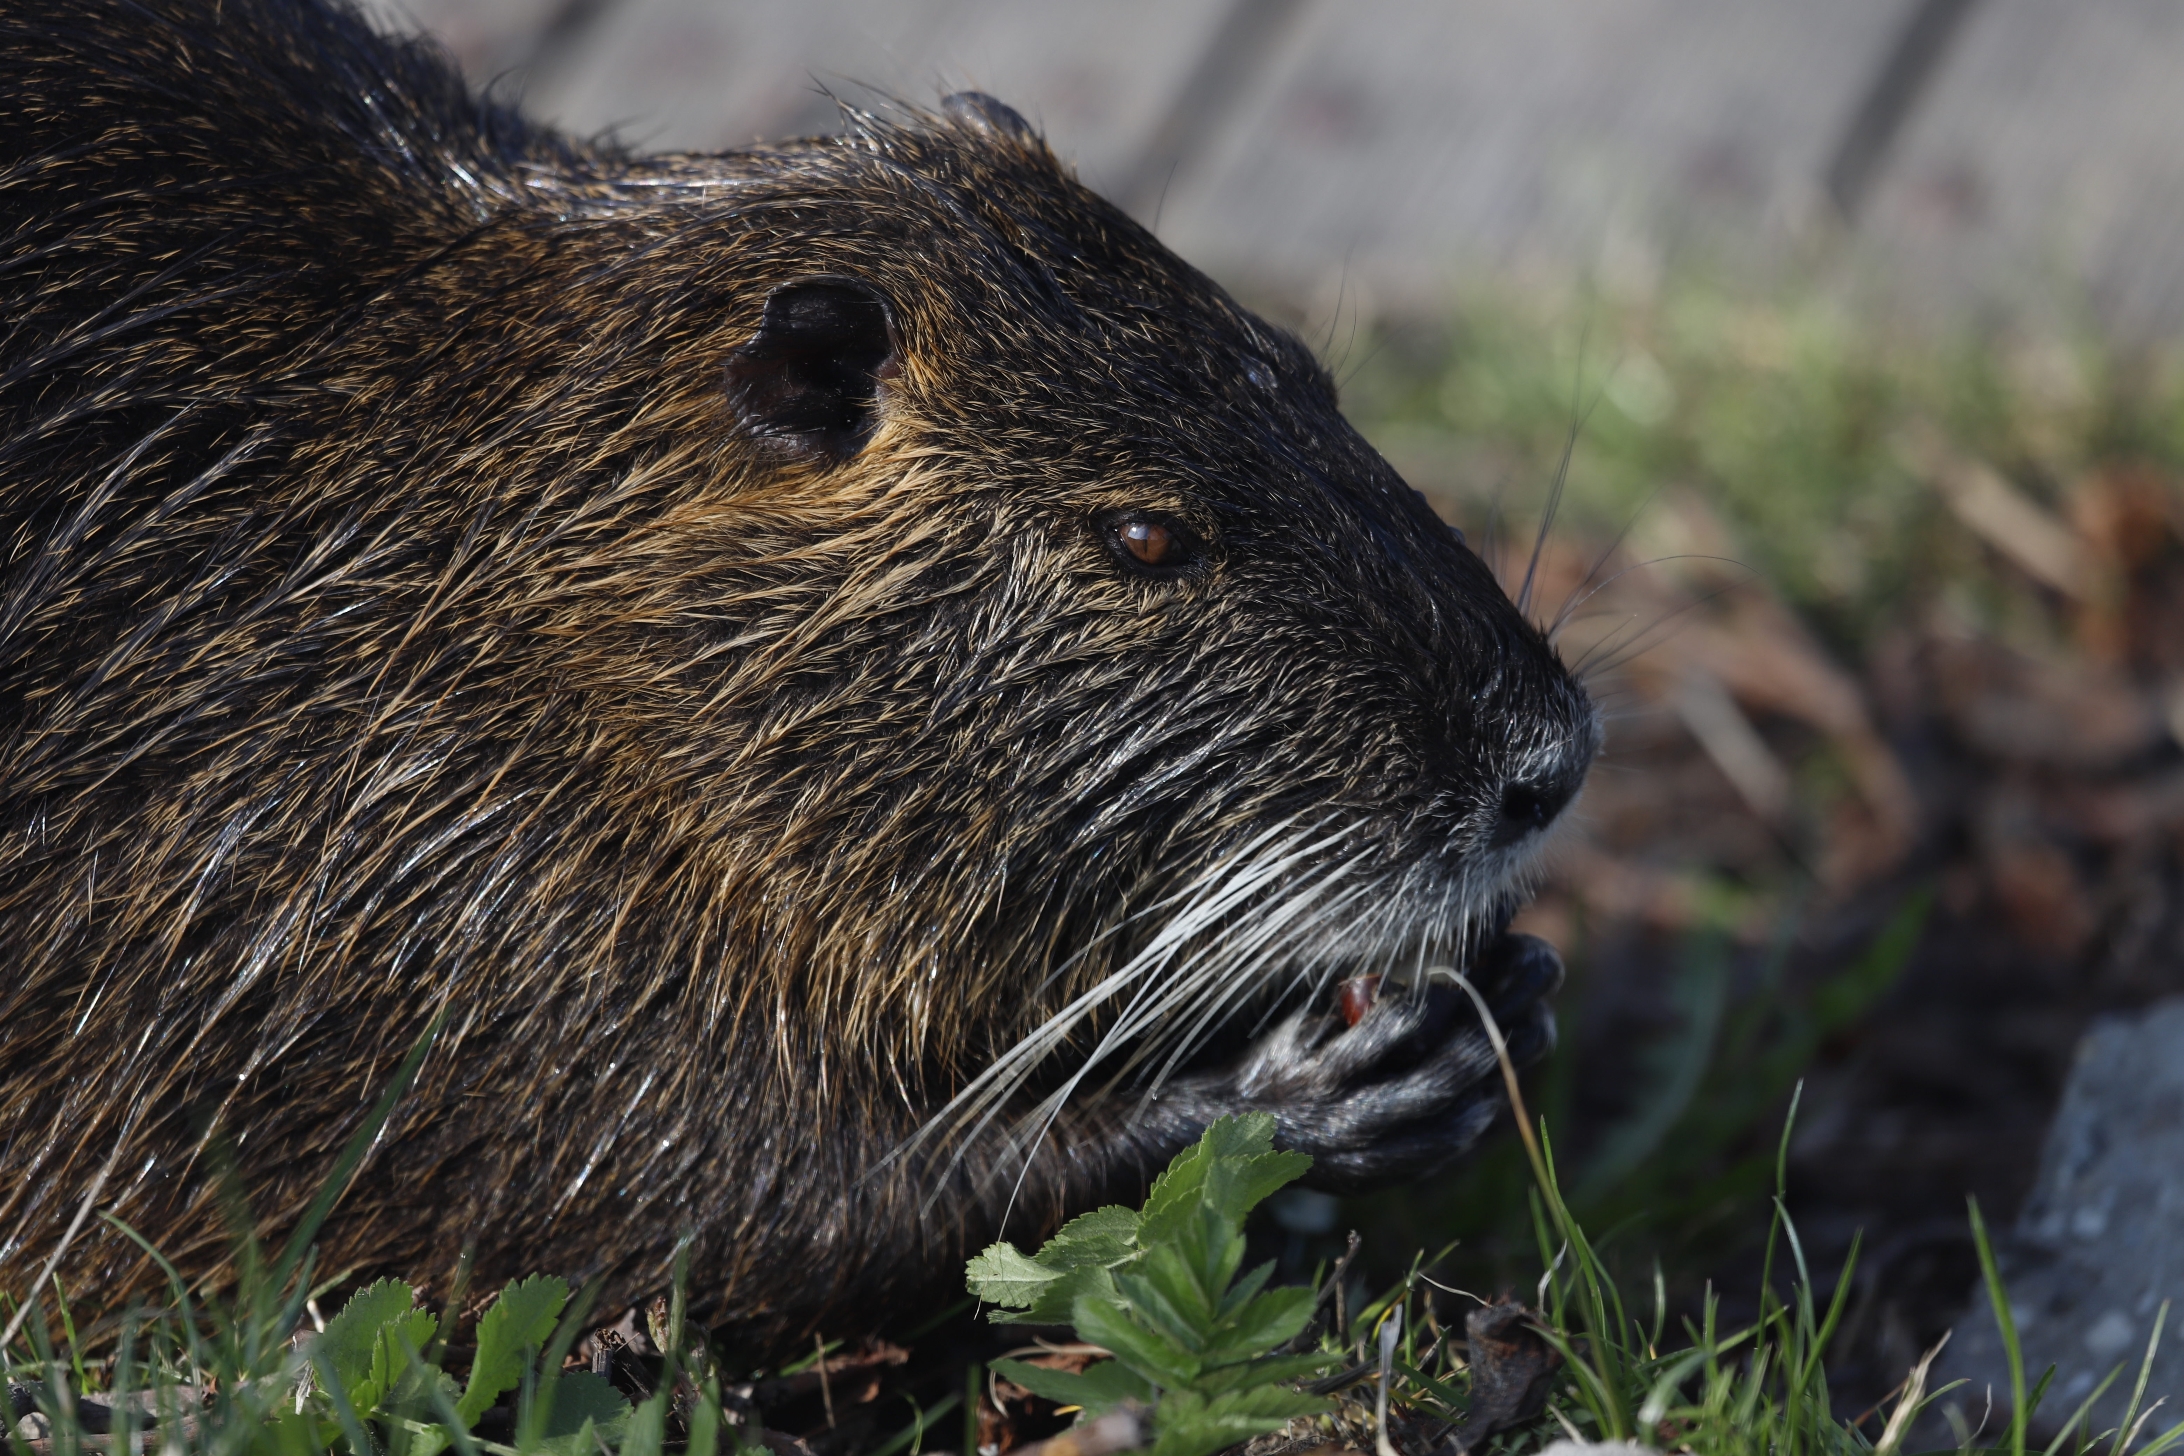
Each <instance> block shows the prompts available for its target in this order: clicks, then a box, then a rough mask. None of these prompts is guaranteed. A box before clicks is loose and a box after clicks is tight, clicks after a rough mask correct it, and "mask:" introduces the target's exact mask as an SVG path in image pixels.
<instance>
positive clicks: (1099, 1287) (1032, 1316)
mask: <svg viewBox="0 0 2184 1456" xmlns="http://www.w3.org/2000/svg"><path fill="white" fill-rule="evenodd" d="M1117 1297H1118V1296H1117V1295H1116V1293H1115V1279H1114V1276H1113V1275H1111V1274H1109V1273H1108V1272H1107V1271H1106V1270H1105V1269H1102V1268H1100V1267H1099V1266H1098V1265H1094V1264H1088V1265H1085V1266H1084V1267H1082V1268H1077V1269H1072V1270H1070V1271H1069V1272H1068V1273H1066V1274H1064V1275H1062V1277H1061V1278H1059V1279H1057V1280H1055V1281H1054V1282H1053V1283H1052V1284H1049V1285H1048V1286H1047V1287H1046V1289H1045V1290H1044V1291H1043V1292H1041V1294H1040V1295H1039V1297H1038V1298H1037V1299H1036V1300H1034V1301H1032V1304H1031V1307H1030V1308H1028V1309H1022V1310H1016V1311H1013V1312H1010V1311H1004V1310H998V1309H997V1310H992V1311H990V1312H989V1313H988V1314H987V1315H986V1319H987V1322H988V1323H990V1324H997V1325H1066V1324H1068V1323H1069V1320H1070V1313H1071V1311H1073V1310H1074V1309H1076V1307H1077V1301H1078V1300H1080V1299H1085V1298H1094V1299H1106V1300H1113V1299H1115V1298H1117Z"/></svg>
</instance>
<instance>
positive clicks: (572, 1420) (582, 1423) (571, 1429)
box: [545, 1370, 630, 1445]
mask: <svg viewBox="0 0 2184 1456" xmlns="http://www.w3.org/2000/svg"><path fill="white" fill-rule="evenodd" d="M629 1417H630V1407H629V1402H628V1401H626V1400H624V1399H623V1398H622V1392H620V1391H619V1390H616V1389H615V1388H614V1386H613V1385H611V1384H610V1383H608V1382H607V1381H606V1380H604V1379H602V1378H601V1377H599V1376H597V1375H594V1374H592V1373H591V1372H590V1371H589V1370H565V1371H563V1372H562V1373H561V1375H560V1377H559V1378H558V1379H557V1380H555V1382H554V1409H553V1414H552V1416H550V1417H549V1418H548V1419H547V1422H546V1431H545V1436H546V1439H547V1441H548V1442H549V1443H550V1442H553V1441H555V1440H557V1439H559V1438H564V1437H569V1436H575V1435H579V1434H581V1433H582V1432H583V1430H584V1427H586V1426H587V1425H588V1426H590V1427H591V1428H592V1429H593V1430H595V1431H596V1432H598V1434H599V1436H600V1437H601V1438H602V1439H603V1440H605V1441H607V1442H608V1443H609V1444H610V1445H611V1444H612V1443H613V1442H615V1441H617V1440H619V1439H620V1438H621V1435H622V1428H623V1426H624V1425H625V1424H626V1423H627V1422H628V1420H629Z"/></svg>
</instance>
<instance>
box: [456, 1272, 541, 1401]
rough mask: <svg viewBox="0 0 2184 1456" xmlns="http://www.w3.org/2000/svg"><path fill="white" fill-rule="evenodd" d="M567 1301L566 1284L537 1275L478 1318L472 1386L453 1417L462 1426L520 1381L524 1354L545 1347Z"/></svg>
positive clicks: (509, 1289)
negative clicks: (457, 1419)
mask: <svg viewBox="0 0 2184 1456" xmlns="http://www.w3.org/2000/svg"><path fill="white" fill-rule="evenodd" d="M568 1302H569V1286H568V1285H567V1284H566V1283H564V1282H563V1281H561V1280H559V1279H556V1278H554V1277H553V1276H551V1275H547V1274H536V1275H533V1276H532V1277H531V1278H529V1279H519V1280H517V1281H515V1282H514V1283H512V1284H510V1285H509V1286H508V1287H507V1288H506V1289H503V1290H502V1291H501V1292H500V1298H498V1299H496V1300H494V1301H493V1304H492V1307H491V1308H490V1309H488V1310H486V1312H485V1313H484V1314H482V1315H480V1316H479V1317H478V1354H477V1357H476V1358H475V1359H473V1360H472V1361H471V1362H470V1383H469V1384H468V1385H466V1386H464V1387H463V1396H462V1399H461V1400H459V1401H457V1402H455V1414H457V1415H458V1416H461V1417H462V1419H463V1424H464V1425H465V1426H466V1427H469V1426H475V1425H476V1424H477V1423H478V1417H479V1416H482V1415H484V1414H485V1413H486V1411H488V1410H490V1409H491V1408H492V1405H493V1402H494V1401H496V1400H498V1399H500V1397H501V1396H502V1394H503V1393H505V1392H507V1391H510V1390H514V1389H515V1388H516V1386H517V1385H519V1384H521V1383H522V1380H523V1367H524V1365H525V1363H526V1362H527V1361H528V1360H529V1359H530V1355H529V1353H528V1352H529V1351H531V1350H534V1349H537V1348H539V1347H541V1346H543V1345H544V1344H545V1343H546V1340H547V1338H548V1337H549V1336H551V1335H552V1334H553V1332H554V1321H556V1320H558V1319H559V1318H561V1308H562V1306H563V1305H565V1304H567V1303H568Z"/></svg>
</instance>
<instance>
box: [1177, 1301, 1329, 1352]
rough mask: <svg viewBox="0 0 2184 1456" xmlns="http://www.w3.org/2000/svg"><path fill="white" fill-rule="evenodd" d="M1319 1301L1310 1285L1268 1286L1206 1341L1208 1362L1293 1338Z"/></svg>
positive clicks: (1309, 1317)
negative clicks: (1263, 1292) (1270, 1288)
mask: <svg viewBox="0 0 2184 1456" xmlns="http://www.w3.org/2000/svg"><path fill="white" fill-rule="evenodd" d="M1317 1302H1318V1296H1317V1295H1315V1294H1314V1293H1313V1292H1312V1291H1311V1290H1309V1289H1303V1288H1299V1287H1296V1286H1291V1287H1289V1288H1287V1289H1272V1290H1269V1291H1267V1292H1266V1293H1265V1294H1262V1295H1260V1296H1258V1298H1256V1299H1253V1300H1251V1301H1250V1302H1248V1303H1247V1304H1245V1305H1244V1306H1243V1308H1241V1309H1239V1310H1237V1311H1236V1312H1235V1313H1234V1314H1232V1315H1230V1316H1229V1318H1228V1319H1227V1320H1226V1321H1224V1322H1223V1323H1224V1325H1225V1326H1226V1327H1225V1328H1224V1329H1223V1330H1222V1331H1221V1332H1220V1333H1219V1334H1217V1335H1216V1336H1214V1338H1213V1339H1211V1340H1208V1341H1207V1342H1206V1344H1205V1346H1204V1347H1203V1355H1202V1358H1203V1359H1204V1360H1205V1362H1206V1363H1207V1364H1208V1365H1226V1364H1229V1363H1230V1362H1232V1361H1236V1360H1248V1359H1250V1358H1252V1357H1253V1356H1255V1355H1263V1354H1265V1353H1266V1352H1267V1351H1269V1350H1271V1349H1273V1348H1274V1347H1275V1346H1276V1345H1279V1344H1281V1343H1282V1342H1283V1341H1285V1340H1289V1339H1292V1338H1294V1337H1295V1335H1296V1334H1297V1332H1298V1331H1299V1330H1301V1329H1303V1328H1304V1326H1305V1323H1306V1321H1308V1320H1310V1319H1311V1318H1312V1307H1313V1305H1314V1304H1316V1303H1317Z"/></svg>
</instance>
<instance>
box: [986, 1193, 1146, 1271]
mask: <svg viewBox="0 0 2184 1456" xmlns="http://www.w3.org/2000/svg"><path fill="white" fill-rule="evenodd" d="M1137 1234H1138V1216H1137V1215H1136V1214H1135V1213H1132V1212H1131V1211H1130V1210H1129V1209H1127V1208H1121V1207H1117V1206H1115V1205H1113V1204H1110V1205H1109V1206H1107V1207H1106V1208H1095V1209H1093V1210H1092V1211H1091V1212H1090V1213H1087V1214H1081V1215H1079V1216H1078V1217H1076V1218H1073V1219H1071V1220H1070V1221H1069V1222H1068V1223H1065V1224H1063V1225H1062V1226H1061V1228H1060V1229H1059V1230H1058V1231H1057V1232H1056V1233H1055V1235H1054V1237H1053V1238H1051V1239H1048V1240H1047V1241H1046V1244H1045V1245H1044V1247H1042V1248H1041V1249H1040V1250H1039V1252H1038V1253H1037V1254H1036V1255H1034V1256H1033V1257H1034V1258H1035V1259H1036V1261H1037V1262H1038V1263H1041V1264H1044V1265H1046V1266H1047V1267H1048V1268H1050V1269H1076V1268H1081V1267H1083V1266H1085V1265H1087V1264H1097V1265H1099V1266H1100V1267H1102V1268H1112V1267H1113V1266H1114V1265H1116V1264H1119V1263H1121V1262H1122V1261H1123V1260H1124V1259H1127V1258H1129V1257H1130V1256H1131V1255H1132V1254H1134V1253H1136V1252H1137ZM972 1262H974V1263H975V1262H977V1261H976V1260H973V1261H972Z"/></svg>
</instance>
